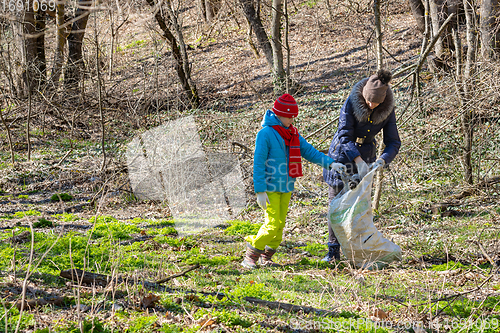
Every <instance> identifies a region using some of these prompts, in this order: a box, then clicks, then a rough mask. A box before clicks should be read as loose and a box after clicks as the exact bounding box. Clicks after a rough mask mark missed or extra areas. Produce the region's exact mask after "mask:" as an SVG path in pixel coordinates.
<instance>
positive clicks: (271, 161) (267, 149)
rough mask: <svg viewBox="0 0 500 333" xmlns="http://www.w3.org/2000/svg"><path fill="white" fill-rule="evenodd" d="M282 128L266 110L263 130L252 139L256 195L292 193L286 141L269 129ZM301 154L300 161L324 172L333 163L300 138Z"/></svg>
mask: <svg viewBox="0 0 500 333" xmlns="http://www.w3.org/2000/svg"><path fill="white" fill-rule="evenodd" d="M275 125H280V126H283V124H282V123H281V121H280V120H279V119H278V117H276V115H275V114H274V112H272V111H270V110H267V111H266V114H265V115H264V119H263V120H262V127H263V128H262V129H261V130H260V131H259V133H257V138H256V139H255V152H254V158H253V186H254V190H255V193H258V192H282V193H286V192H292V191H293V189H294V184H295V178H292V177H290V176H289V175H288V155H289V148H288V147H287V146H286V145H285V140H283V138H282V137H281V135H280V134H279V133H278V132H277V131H276V130H275V129H274V128H272V127H271V126H275ZM299 138H300V154H301V155H302V158H303V159H306V160H308V161H310V162H312V163H315V164H318V165H320V166H322V167H323V168H325V169H329V168H330V164H332V163H333V162H334V160H333V159H332V158H331V157H328V156H326V155H325V154H323V153H321V152H319V151H317V150H316V149H315V148H314V147H313V146H312V145H311V144H310V143H308V142H307V141H306V140H305V139H304V138H303V137H302V136H300V134H299Z"/></svg>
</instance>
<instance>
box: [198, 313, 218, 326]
mask: <svg viewBox="0 0 500 333" xmlns="http://www.w3.org/2000/svg"><path fill="white" fill-rule="evenodd" d="M196 324H197V325H200V326H201V327H200V328H201V329H209V328H210V327H211V326H214V325H216V324H217V318H211V317H209V316H208V315H204V316H203V317H202V318H200V319H198V320H197V321H196Z"/></svg>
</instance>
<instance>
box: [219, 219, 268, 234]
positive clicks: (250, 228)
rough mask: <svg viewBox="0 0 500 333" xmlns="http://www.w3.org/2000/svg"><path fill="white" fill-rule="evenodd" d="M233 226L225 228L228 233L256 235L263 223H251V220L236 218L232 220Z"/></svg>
mask: <svg viewBox="0 0 500 333" xmlns="http://www.w3.org/2000/svg"><path fill="white" fill-rule="evenodd" d="M230 224H231V226H229V227H228V228H227V229H226V230H225V234H226V235H230V236H232V235H241V236H247V235H255V234H257V232H258V231H259V229H260V227H261V226H262V224H260V223H251V222H250V221H240V220H234V221H230Z"/></svg>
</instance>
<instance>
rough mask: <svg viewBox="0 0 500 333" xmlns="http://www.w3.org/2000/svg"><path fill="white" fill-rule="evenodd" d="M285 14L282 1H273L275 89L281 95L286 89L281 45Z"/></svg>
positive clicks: (272, 42)
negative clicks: (283, 13) (282, 21)
mask: <svg viewBox="0 0 500 333" xmlns="http://www.w3.org/2000/svg"><path fill="white" fill-rule="evenodd" d="M282 12H283V2H282V0H273V12H272V14H273V16H272V20H271V29H272V38H271V46H272V49H273V77H274V88H275V91H276V92H278V94H281V93H282V92H283V91H284V88H285V71H284V70H283V48H282V44H281V16H282Z"/></svg>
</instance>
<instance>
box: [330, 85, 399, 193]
mask: <svg viewBox="0 0 500 333" xmlns="http://www.w3.org/2000/svg"><path fill="white" fill-rule="evenodd" d="M367 81H368V79H363V80H361V81H359V82H358V83H356V85H355V86H354V87H353V89H352V91H351V94H350V95H349V97H348V98H347V100H346V101H345V103H344V105H343V106H342V109H341V110H340V118H339V126H338V128H337V132H336V133H335V135H334V137H333V140H332V143H331V145H330V149H329V150H328V156H330V157H331V158H333V159H334V160H335V161H337V162H339V163H343V164H345V165H346V166H347V171H348V173H350V174H354V173H357V169H356V164H355V163H354V159H355V158H356V157H357V156H361V158H362V159H363V160H364V161H365V162H366V163H372V162H375V160H376V148H377V145H376V141H375V136H376V135H377V134H378V133H379V132H380V131H381V130H382V129H383V130H384V132H383V133H384V144H385V149H384V152H383V153H382V155H380V158H383V159H384V160H385V162H386V164H389V163H391V162H392V160H393V159H394V157H396V155H397V153H398V152H399V147H400V146H401V140H400V139H399V134H398V128H397V125H396V114H395V112H394V110H395V107H394V95H393V93H392V91H391V89H390V88H389V89H387V95H386V97H385V100H384V102H382V103H381V104H380V105H379V106H377V107H376V108H375V109H373V110H370V109H369V108H368V106H367V105H366V102H365V99H364V97H363V87H364V86H365V84H366V82H367ZM358 138H359V139H358ZM357 139H358V142H360V141H361V140H362V141H363V143H356V140H357ZM323 178H324V179H325V181H326V182H327V183H328V185H330V186H332V187H335V188H337V189H341V188H342V187H343V184H342V181H341V180H340V175H339V174H338V173H336V172H333V171H329V170H326V169H325V170H324V171H323Z"/></svg>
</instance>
